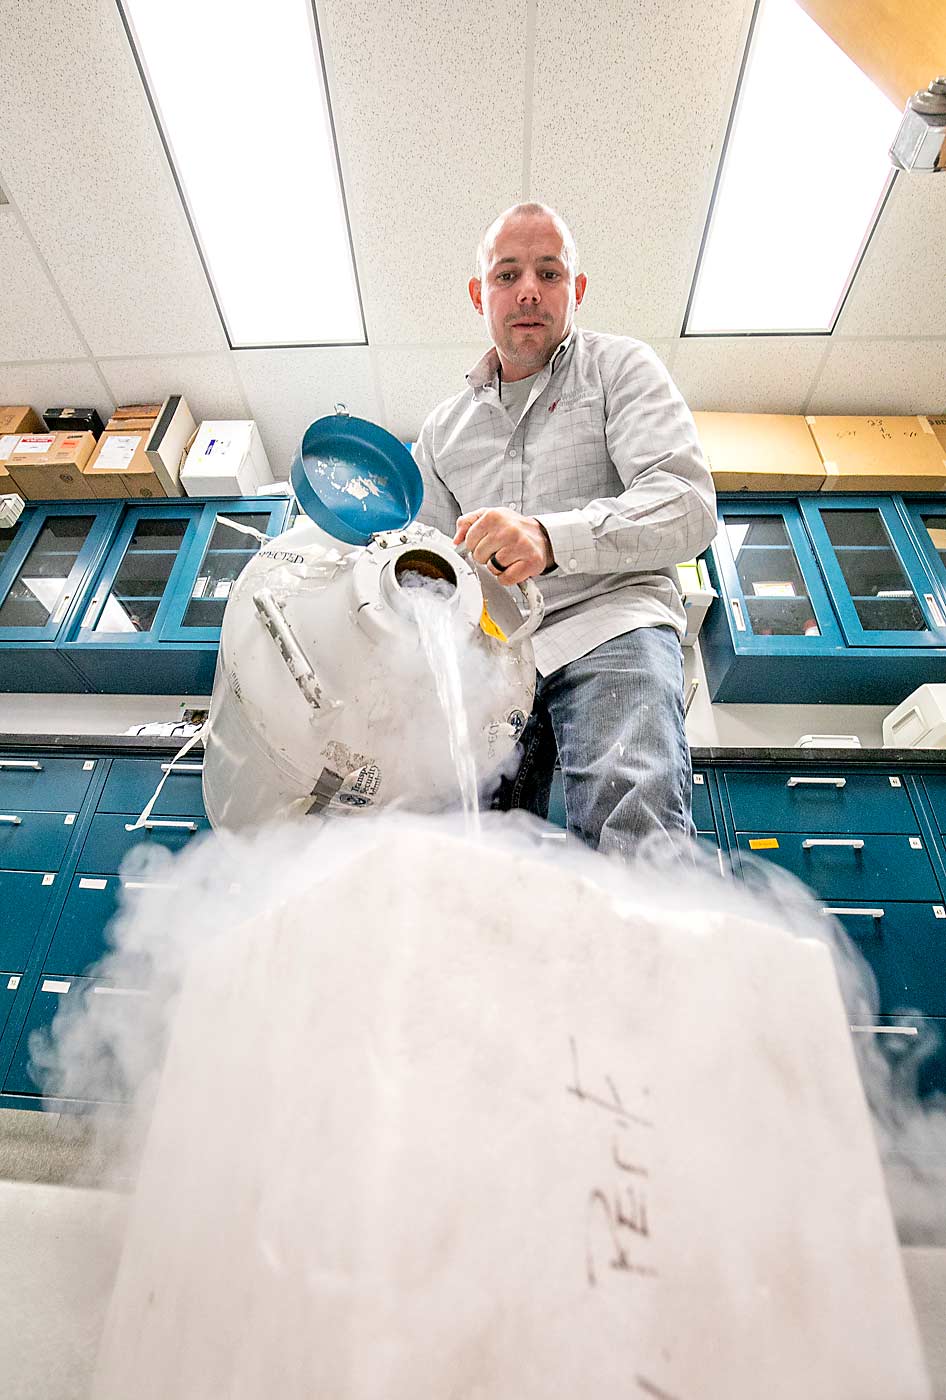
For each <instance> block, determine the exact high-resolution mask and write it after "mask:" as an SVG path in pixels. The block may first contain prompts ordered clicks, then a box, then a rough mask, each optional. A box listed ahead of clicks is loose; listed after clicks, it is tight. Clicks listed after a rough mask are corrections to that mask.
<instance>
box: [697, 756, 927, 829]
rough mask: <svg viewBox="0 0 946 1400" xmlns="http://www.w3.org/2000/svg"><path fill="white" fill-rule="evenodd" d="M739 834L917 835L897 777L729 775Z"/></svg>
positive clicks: (727, 781) (800, 771)
mask: <svg viewBox="0 0 946 1400" xmlns="http://www.w3.org/2000/svg"><path fill="white" fill-rule="evenodd" d="M724 782H725V784H726V792H727V794H728V796H729V805H730V807H731V809H732V816H733V824H734V826H735V828H736V830H737V831H765V830H766V828H768V829H769V830H770V831H804V832H810V833H812V834H813V833H815V832H826V831H843V832H857V833H858V834H860V833H861V832H864V831H889V832H894V831H916V830H918V828H917V822H916V816H915V815H914V812H913V807H912V805H911V802H910V799H909V797H908V796H907V791H906V788H905V787H904V786H903V779H902V778H901V776H900V775H899V774H897V773H889V774H888V773H852V772H850V771H843V770H842V771H837V772H833V771H832V772H830V773H817V774H816V773H806V772H805V769H804V768H803V767H800V768H799V769H798V771H797V772H794V773H792V772H784V771H783V772H780V773H771V772H769V773H727V774H726V775H725V777H724Z"/></svg>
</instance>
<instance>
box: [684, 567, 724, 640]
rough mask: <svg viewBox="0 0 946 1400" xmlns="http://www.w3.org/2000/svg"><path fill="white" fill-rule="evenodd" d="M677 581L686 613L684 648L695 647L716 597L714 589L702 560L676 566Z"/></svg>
mask: <svg viewBox="0 0 946 1400" xmlns="http://www.w3.org/2000/svg"><path fill="white" fill-rule="evenodd" d="M677 580H678V582H679V584H680V597H681V601H682V603H683V610H684V612H685V613H686V621H687V630H686V632H685V633H684V635H683V638H682V644H683V646H685V647H692V646H695V645H696V639H697V637H698V636H699V633H700V628H701V627H702V626H703V619H704V618H705V616H706V614H707V613H708V612H709V609H710V604H711V603H712V602H713V600H714V599H715V598H716V597H718V594H717V592H716V589H715V588H714V587H713V585H712V584H711V583H710V581H709V576H708V574H707V572H706V565H705V564H704V563H703V560H702V559H690V560H688V561H687V562H686V563H685V564H678V565H677Z"/></svg>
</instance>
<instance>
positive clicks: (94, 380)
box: [0, 360, 115, 422]
mask: <svg viewBox="0 0 946 1400" xmlns="http://www.w3.org/2000/svg"><path fill="white" fill-rule="evenodd" d="M0 403H28V404H30V405H31V406H32V407H33V408H35V409H36V412H37V413H42V412H43V410H44V409H46V408H61V407H63V406H64V405H65V404H74V405H75V406H76V407H77V408H97V409H98V411H99V415H100V417H101V418H102V420H103V422H104V421H105V420H106V419H108V418H110V417H111V416H112V410H113V408H114V407H115V403H114V400H113V399H112V398H111V396H110V395H109V394H108V393H107V392H106V389H105V387H104V385H103V384H102V381H101V379H100V378H99V376H98V374H97V373H96V371H95V366H94V365H93V363H92V361H91V360H60V361H57V362H55V363H49V362H45V363H40V362H39V361H37V362H36V363H35V364H18V365H5V364H0Z"/></svg>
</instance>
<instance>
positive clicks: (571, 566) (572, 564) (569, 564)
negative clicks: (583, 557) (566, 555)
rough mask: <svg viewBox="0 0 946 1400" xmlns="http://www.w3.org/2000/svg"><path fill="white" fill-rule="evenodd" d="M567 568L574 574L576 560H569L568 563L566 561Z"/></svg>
mask: <svg viewBox="0 0 946 1400" xmlns="http://www.w3.org/2000/svg"><path fill="white" fill-rule="evenodd" d="M568 567H569V568H570V569H571V571H572V573H574V572H575V570H576V569H577V568H578V560H577V559H569V561H568Z"/></svg>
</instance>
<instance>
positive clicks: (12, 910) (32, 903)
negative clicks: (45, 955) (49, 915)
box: [0, 870, 56, 973]
mask: <svg viewBox="0 0 946 1400" xmlns="http://www.w3.org/2000/svg"><path fill="white" fill-rule="evenodd" d="M55 883H56V876H55V873H54V872H53V871H39V870H0V973H11V972H22V971H23V969H24V968H25V967H26V964H27V962H28V960H29V956H30V953H31V951H32V948H33V943H34V941H35V939H36V935H37V933H38V931H39V926H40V924H41V923H42V922H43V919H44V918H45V916H46V911H47V909H48V907H49V900H50V896H51V895H52V893H53V888H54V886H55Z"/></svg>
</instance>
